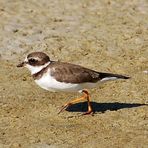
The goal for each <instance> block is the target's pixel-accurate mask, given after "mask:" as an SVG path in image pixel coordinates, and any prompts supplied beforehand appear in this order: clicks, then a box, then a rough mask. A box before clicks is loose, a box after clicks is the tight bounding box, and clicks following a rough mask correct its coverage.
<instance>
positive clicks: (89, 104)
mask: <svg viewBox="0 0 148 148" xmlns="http://www.w3.org/2000/svg"><path fill="white" fill-rule="evenodd" d="M82 93H83V96H82V97H80V98H76V99H74V100H73V101H70V102H68V103H66V104H64V105H63V106H62V108H61V110H60V111H59V113H61V112H62V111H63V110H65V109H66V108H67V107H69V106H70V105H72V104H75V103H77V102H80V101H82V100H85V99H87V102H88V111H87V112H86V113H84V114H83V115H88V114H91V113H92V112H93V111H92V106H91V103H90V96H89V93H88V91H87V90H83V91H82ZM59 113H58V114H59Z"/></svg>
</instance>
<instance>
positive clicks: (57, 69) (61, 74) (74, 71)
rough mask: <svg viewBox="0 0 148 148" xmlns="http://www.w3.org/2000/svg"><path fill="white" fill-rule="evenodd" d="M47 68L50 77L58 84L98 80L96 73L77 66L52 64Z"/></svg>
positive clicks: (59, 63)
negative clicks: (49, 70) (49, 69)
mask: <svg viewBox="0 0 148 148" xmlns="http://www.w3.org/2000/svg"><path fill="white" fill-rule="evenodd" d="M49 67H50V68H51V75H52V76H53V77H54V78H55V79H56V80H57V81H60V82H66V83H85V82H96V81H98V80H99V74H98V73H97V72H95V71H93V70H90V69H87V68H84V67H82V66H79V65H74V64H70V63H61V62H52V63H51V64H50V65H49Z"/></svg>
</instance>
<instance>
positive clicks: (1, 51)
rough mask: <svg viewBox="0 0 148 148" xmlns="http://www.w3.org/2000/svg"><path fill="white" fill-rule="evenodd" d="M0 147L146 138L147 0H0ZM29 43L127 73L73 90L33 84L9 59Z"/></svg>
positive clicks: (131, 146)
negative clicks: (84, 91) (83, 94)
mask: <svg viewBox="0 0 148 148" xmlns="http://www.w3.org/2000/svg"><path fill="white" fill-rule="evenodd" d="M0 20H1V21H0V148H9V147H10V148H18V147H22V148H76V147H78V148H83V147H85V148H109V147H112V148H146V147H147V146H148V106H147V104H148V1H147V0H132V1H129V0H124V1H123V0H114V1H110V0H73V1H70V0H60V1H58V0H40V1H38V0H0ZM32 51H44V52H46V53H48V54H49V55H50V57H51V59H53V60H60V61H66V62H71V63H75V64H79V65H82V66H85V67H88V68H92V69H94V70H98V71H104V72H113V73H119V74H126V75H129V76H131V77H132V78H131V79H130V80H119V81H114V82H108V83H106V84H103V85H101V86H100V88H96V89H94V90H90V93H91V98H92V105H93V108H94V111H95V114H94V116H91V115H90V116H80V115H81V114H82V113H83V112H84V111H86V108H87V104H86V103H78V104H75V105H73V106H71V107H70V108H69V109H68V110H67V111H64V112H63V113H61V114H60V115H57V113H58V111H59V107H60V106H61V105H63V104H64V103H65V102H66V101H68V100H70V99H72V98H75V97H77V96H79V94H71V93H69V94H66V93H60V92H59V93H51V92H47V91H45V90H43V89H41V88H39V87H38V86H37V85H36V84H35V83H34V81H33V79H32V78H31V76H30V73H29V72H28V70H27V69H18V68H16V64H18V63H19V61H21V60H23V59H24V58H25V56H26V55H27V54H28V53H30V52H32Z"/></svg>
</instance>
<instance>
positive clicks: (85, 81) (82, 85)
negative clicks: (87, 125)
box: [17, 52, 129, 115]
mask: <svg viewBox="0 0 148 148" xmlns="http://www.w3.org/2000/svg"><path fill="white" fill-rule="evenodd" d="M17 67H27V68H28V69H29V70H30V72H31V75H32V77H33V79H34V80H35V82H36V84H37V85H39V86H40V87H41V88H43V89H45V90H48V91H53V92H58V91H63V92H79V93H82V96H81V97H80V98H76V99H74V100H72V101H69V102H67V103H65V104H64V105H63V106H62V108H61V110H60V111H59V113H60V112H62V111H63V110H65V109H66V108H67V107H69V106H70V105H72V104H75V103H78V102H80V101H83V100H87V102H88V111H87V112H85V113H84V115H86V114H91V113H93V109H92V105H91V102H90V95H89V93H88V89H90V88H94V87H96V86H97V85H98V84H100V83H102V82H106V81H109V80H116V79H129V77H128V76H124V75H119V74H112V73H104V72H98V71H95V70H91V69H88V68H85V67H82V66H80V65H74V64H71V63H65V62H59V61H52V60H50V58H49V56H48V55H47V54H45V53H43V52H32V53H30V54H29V55H27V56H26V58H25V60H24V61H23V62H22V63H20V64H19V65H17Z"/></svg>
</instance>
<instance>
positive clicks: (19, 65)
mask: <svg viewBox="0 0 148 148" xmlns="http://www.w3.org/2000/svg"><path fill="white" fill-rule="evenodd" d="M23 66H24V62H22V63H20V64H18V65H17V66H16V67H23Z"/></svg>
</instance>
